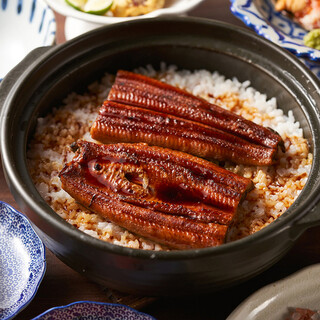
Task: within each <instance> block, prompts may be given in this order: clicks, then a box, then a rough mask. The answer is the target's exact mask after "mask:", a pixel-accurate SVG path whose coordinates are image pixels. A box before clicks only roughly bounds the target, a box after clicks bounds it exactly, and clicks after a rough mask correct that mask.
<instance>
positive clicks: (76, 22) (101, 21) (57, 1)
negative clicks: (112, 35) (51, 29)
mask: <svg viewBox="0 0 320 320" xmlns="http://www.w3.org/2000/svg"><path fill="white" fill-rule="evenodd" d="M45 1H47V3H48V4H49V5H50V6H51V8H53V9H54V10H55V11H57V12H58V13H60V14H62V15H64V16H66V17H67V18H66V22H65V36H66V39H67V40H69V39H72V38H74V37H76V36H78V35H80V34H82V33H84V32H87V31H90V30H93V29H95V28H98V27H101V26H103V25H106V24H112V23H117V22H123V21H129V20H134V19H144V18H154V17H160V16H165V15H183V14H186V13H187V12H188V11H190V10H191V9H193V8H194V7H196V6H197V5H198V4H200V3H201V2H202V1H203V0H166V2H165V6H164V8H162V9H158V10H154V11H152V12H150V13H147V14H144V15H141V16H136V17H126V18H123V17H109V16H103V15H102V16H99V15H94V14H89V13H85V12H81V11H79V10H76V9H74V8H72V7H71V6H70V5H68V4H67V3H66V1H65V0H45Z"/></svg>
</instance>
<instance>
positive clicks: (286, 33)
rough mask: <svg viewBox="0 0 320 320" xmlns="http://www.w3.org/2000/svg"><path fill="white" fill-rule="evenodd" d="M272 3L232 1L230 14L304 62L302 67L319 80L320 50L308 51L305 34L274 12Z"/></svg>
mask: <svg viewBox="0 0 320 320" xmlns="http://www.w3.org/2000/svg"><path fill="white" fill-rule="evenodd" d="M274 4H275V2H274V1H273V0H231V11H232V13H233V14H234V15H235V16H236V17H237V18H239V19H240V20H242V21H243V22H244V23H245V24H246V25H247V26H248V27H250V28H252V29H253V30H254V31H256V32H257V33H258V34H259V35H260V36H262V37H264V38H266V39H268V40H270V41H272V42H274V43H275V44H277V45H279V46H280V47H282V48H284V49H287V50H289V51H290V52H292V53H293V54H295V55H296V56H297V57H299V58H302V59H305V60H303V61H304V62H305V64H306V65H307V66H308V67H309V68H310V69H311V70H312V71H313V72H314V73H315V74H316V75H317V76H318V77H319V76H320V64H319V63H317V62H319V61H320V50H317V49H313V48H310V47H307V46H306V45H305V44H304V42H303V37H304V36H305V35H306V34H307V33H308V31H307V30H305V29H304V28H302V27H301V26H300V25H299V24H298V23H296V22H295V21H294V20H293V19H292V18H291V17H290V16H289V15H284V14H283V13H282V12H277V11H276V10H275V6H274Z"/></svg>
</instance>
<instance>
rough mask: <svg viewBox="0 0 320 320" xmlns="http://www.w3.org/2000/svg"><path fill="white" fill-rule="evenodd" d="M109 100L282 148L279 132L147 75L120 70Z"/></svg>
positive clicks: (258, 143)
mask: <svg viewBox="0 0 320 320" xmlns="http://www.w3.org/2000/svg"><path fill="white" fill-rule="evenodd" d="M108 100H111V101H115V102H119V103H123V104H129V105H133V106H136V107H141V108H146V109H149V110H154V111H158V112H162V113H166V114H171V115H173V116H176V117H180V118H183V119H187V120H191V121H195V122H199V123H202V124H205V125H207V126H210V127H213V128H216V129H219V130H221V131H224V132H228V133H230V134H232V135H236V136H238V137H241V138H242V139H244V140H247V141H248V142H251V143H253V144H256V145H260V146H264V147H267V148H272V149H276V150H277V149H278V147H281V148H282V150H283V141H282V138H281V137H280V135H279V134H278V133H277V132H274V131H273V130H272V129H269V128H265V127H263V126H260V125H258V124H255V123H254V122H252V121H249V120H246V119H245V118H243V117H241V116H239V115H237V114H235V113H233V112H231V111H228V110H225V109H223V108H221V107H219V106H217V105H214V104H211V103H209V102H208V101H206V100H204V99H202V98H199V97H196V96H194V95H192V94H190V93H188V92H186V91H185V90H182V89H179V88H177V87H174V86H172V85H169V84H166V83H164V82H161V81H158V80H156V79H153V78H149V77H147V76H144V75H141V74H136V73H133V72H129V71H124V70H119V71H118V72H117V76H116V79H115V82H114V84H113V86H112V88H111V90H110V92H109V95H108Z"/></svg>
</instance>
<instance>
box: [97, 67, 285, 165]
mask: <svg viewBox="0 0 320 320" xmlns="http://www.w3.org/2000/svg"><path fill="white" fill-rule="evenodd" d="M108 101H113V102H116V103H119V105H118V107H119V109H121V110H122V111H121V112H122V115H120V112H118V113H116V112H115V111H114V110H115V107H116V106H117V105H111V104H110V103H109V102H108ZM125 105H130V106H134V107H138V108H140V109H134V108H131V109H130V108H129V107H128V106H125ZM112 107H113V109H112ZM111 109H112V110H111ZM142 109H144V110H148V111H149V113H150V116H149V117H148V116H146V112H143V110H142ZM151 111H153V112H151ZM154 112H159V113H160V114H158V116H160V118H158V120H155V119H156V116H155V115H156V113H154ZM142 113H143V115H141V114H142ZM122 116H123V119H121V117H122ZM161 117H162V118H161ZM115 118H117V121H118V125H120V127H121V130H119V132H115V131H113V132H112V133H110V131H109V129H108V119H110V125H111V127H112V123H114V122H115ZM179 119H180V122H179V125H175V124H174V122H177V121H178V120H179ZM187 120H188V121H191V122H188V121H187ZM99 122H100V123H99ZM134 122H139V126H140V128H139V130H140V135H139V139H140V140H139V141H140V142H147V143H149V144H153V145H158V143H159V142H158V141H160V145H162V146H163V144H162V142H161V139H158V135H159V134H158V133H157V131H156V130H155V132H154V134H151V132H152V130H153V126H163V129H162V132H161V135H162V139H165V140H167V141H168V142H169V143H170V144H171V146H170V147H172V145H175V146H176V147H177V148H179V146H182V149H183V148H185V146H186V145H187V144H189V146H188V148H189V150H188V152H190V153H192V154H195V155H198V156H204V155H203V154H201V152H202V149H203V147H204V146H203V145H201V146H198V144H197V143H194V146H193V147H191V146H190V144H191V143H192V141H193V139H194V138H196V139H197V138H199V139H201V140H202V141H206V146H205V148H208V146H209V145H211V146H212V145H213V146H214V148H215V149H214V152H207V153H208V154H207V155H206V157H208V158H210V159H212V158H213V157H214V155H215V154H217V157H218V159H219V156H221V154H223V153H224V154H225V155H226V158H225V160H230V157H231V158H232V159H233V161H234V159H235V158H237V159H238V160H237V162H239V163H243V164H249V165H251V164H254V165H271V164H273V163H274V162H275V159H276V155H277V151H278V147H281V148H283V141H282V139H281V137H280V136H279V134H277V133H276V132H274V131H273V130H271V129H268V128H265V127H263V126H260V125H258V124H255V123H254V122H252V121H249V120H246V119H244V118H243V117H241V116H238V115H236V114H235V113H233V112H230V111H228V110H225V109H223V108H221V107H219V106H216V105H214V104H211V103H209V102H207V101H206V100H204V99H201V98H199V97H195V96H193V95H192V94H190V93H188V92H186V91H184V90H182V89H179V88H176V87H174V86H171V85H169V84H166V83H163V82H161V81H158V80H155V79H152V78H149V77H146V76H143V75H140V74H136V73H132V72H128V71H123V70H120V71H118V73H117V76H116V79H115V82H114V84H113V86H112V88H111V90H110V93H109V95H108V99H107V101H106V102H105V104H104V106H103V107H102V110H101V113H100V116H99V117H98V119H97V123H95V124H94V125H93V127H92V129H91V135H92V136H93V138H95V137H97V138H99V139H101V140H104V139H106V140H107V139H108V137H109V138H110V136H111V137H112V139H113V138H114V137H115V136H117V137H118V138H119V139H120V140H121V141H126V142H135V141H136V140H137V139H138V138H137V137H136V136H135V135H134V133H136V134H138V132H137V131H136V128H135V126H136V124H135V123H134ZM182 124H183V125H184V127H185V128H186V127H190V126H192V130H191V129H190V130H187V131H185V128H183V129H182V130H181V131H184V132H185V134H184V132H178V128H179V127H180V126H181V125H182ZM143 125H145V128H143ZM144 131H146V132H145V133H144ZM191 132H195V133H194V136H192V137H191V136H190V134H191ZM209 132H210V133H209ZM177 134H178V137H176V135H177ZM224 134H225V136H226V138H225V139H223V138H222V137H223V136H224ZM112 135H113V136H112ZM103 136H105V138H103ZM200 136H201V138H200ZM230 136H232V139H233V140H232V144H233V145H234V146H235V148H238V149H237V150H231V151H229V152H225V151H222V150H221V149H222V148H229V146H230V145H229V144H228V141H229V142H230V139H231V137H230ZM141 139H142V140H141ZM174 140H175V141H174ZM200 149H201V150H200ZM218 149H220V152H217V150H218ZM240 149H243V150H246V151H245V152H243V153H241V152H239V150H240ZM270 149H271V150H270ZM179 150H180V149H179ZM257 150H259V151H257ZM182 151H186V150H182ZM207 151H208V150H207ZM230 153H231V154H232V155H230ZM245 154H247V155H248V156H246V157H244V155H245ZM249 155H250V156H249ZM255 158H258V159H255ZM219 160H221V159H219Z"/></svg>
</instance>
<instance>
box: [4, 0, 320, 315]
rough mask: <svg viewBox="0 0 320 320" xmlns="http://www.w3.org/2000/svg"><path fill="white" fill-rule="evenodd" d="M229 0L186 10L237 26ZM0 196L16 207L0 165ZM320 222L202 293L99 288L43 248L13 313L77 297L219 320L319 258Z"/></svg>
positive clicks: (59, 35) (59, 23)
mask: <svg viewBox="0 0 320 320" xmlns="http://www.w3.org/2000/svg"><path fill="white" fill-rule="evenodd" d="M229 6H230V3H229V1H228V0H206V1H204V2H203V3H202V4H201V5H200V6H198V7H197V8H196V9H194V10H193V11H192V12H190V14H189V15H191V16H197V17H205V18H211V19H216V20H223V21H226V22H229V23H232V24H235V25H238V26H244V24H243V23H242V22H241V21H239V20H238V19H236V18H235V17H234V16H233V15H232V13H231V12H230V9H229ZM56 21H57V43H58V44H60V43H63V42H64V41H65V37H64V32H63V28H64V18H63V17H62V16H60V15H58V14H57V15H56ZM0 200H2V201H5V202H7V203H9V204H11V205H12V206H14V207H16V208H18V206H17V204H16V203H15V201H14V199H13V197H12V196H11V194H10V191H9V189H8V187H7V185H6V182H5V180H4V177H3V172H2V168H1V169H0ZM319 234H320V227H314V228H312V229H309V230H308V231H307V232H306V233H305V234H304V235H303V236H302V237H300V239H299V240H298V242H297V243H296V244H295V246H294V247H293V249H292V250H291V251H290V252H289V253H288V254H287V255H286V256H285V257H284V258H283V259H282V260H281V261H280V262H278V263H277V264H276V265H274V266H273V267H272V268H271V269H269V270H268V271H266V272H264V273H263V274H262V275H260V276H258V277H256V278H254V279H252V280H250V281H248V282H246V283H244V284H241V285H239V286H236V287H234V288H230V289H228V290H225V291H223V292H218V293H212V294H209V295H206V296H196V297H195V296H192V297H187V298H177V299H173V298H170V299H166V298H161V299H153V298H141V297H132V296H128V295H124V294H120V293H116V292H114V291H111V290H108V289H106V288H102V287H100V286H99V285H97V284H95V283H93V282H91V281H89V280H87V279H86V278H84V277H83V276H82V275H80V274H78V273H77V272H75V271H73V270H72V269H70V268H69V267H67V266H66V265H64V264H63V263H62V262H61V261H60V260H59V259H57V258H56V257H55V256H54V255H53V254H52V253H51V252H50V251H49V250H47V270H46V274H45V276H44V279H43V281H42V283H41V286H40V288H39V290H38V292H37V294H36V296H35V298H34V299H33V301H32V302H31V303H30V304H29V306H28V307H27V308H26V309H25V310H23V311H22V312H21V313H20V314H19V315H18V316H17V317H16V319H31V318H33V317H35V316H37V315H39V314H40V313H42V312H44V311H46V310H47V309H49V308H52V307H54V306H61V305H65V304H69V303H71V302H75V301H79V300H92V301H101V302H120V303H124V304H128V305H130V306H132V307H134V308H137V309H140V310H141V311H143V312H146V313H149V314H151V315H153V316H154V317H156V318H157V319H159V320H160V319H165V320H170V319H184V320H188V319H190V320H191V319H212V320H224V319H226V317H227V316H228V315H229V314H230V313H231V311H232V310H233V309H234V308H236V307H237V305H238V304H239V303H240V302H242V301H243V300H244V299H245V298H246V297H247V296H249V295H250V294H251V293H253V292H255V291H256V290H257V289H259V288H261V287H262V286H264V285H266V284H268V283H271V282H274V281H276V280H279V279H281V278H283V277H285V276H288V275H289V274H292V273H293V272H295V271H298V270H300V269H301V268H303V267H305V266H308V265H311V264H314V263H319V262H320V241H319V239H320V236H319Z"/></svg>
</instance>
